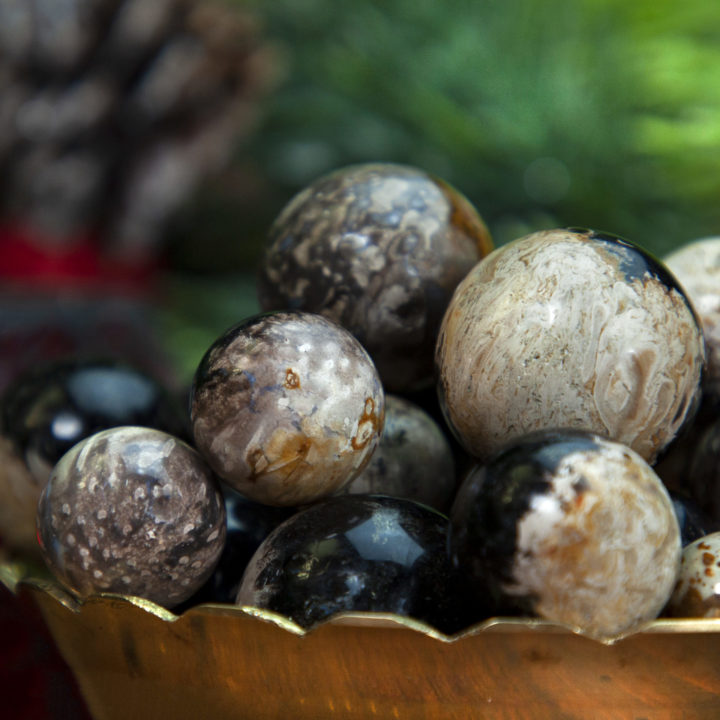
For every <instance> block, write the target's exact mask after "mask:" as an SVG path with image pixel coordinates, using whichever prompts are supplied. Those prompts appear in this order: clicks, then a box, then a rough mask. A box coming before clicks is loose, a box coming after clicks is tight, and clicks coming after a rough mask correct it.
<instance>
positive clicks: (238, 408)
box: [190, 311, 385, 506]
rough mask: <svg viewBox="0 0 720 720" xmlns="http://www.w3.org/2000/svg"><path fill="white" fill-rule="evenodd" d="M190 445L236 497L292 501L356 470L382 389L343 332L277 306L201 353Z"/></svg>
mask: <svg viewBox="0 0 720 720" xmlns="http://www.w3.org/2000/svg"><path fill="white" fill-rule="evenodd" d="M190 414H191V423H192V431H193V435H194V438H195V444H196V446H197V448H198V450H199V451H200V452H201V453H202V455H203V456H204V457H205V458H206V459H207V461H208V463H209V464H210V466H211V467H212V468H213V469H214V470H215V472H216V473H217V474H218V475H219V476H220V477H221V478H222V479H223V480H225V482H227V484H228V485H230V486H231V487H233V488H235V489H236V490H237V491H238V492H240V493H241V494H243V495H244V496H245V497H248V498H250V499H251V500H255V501H257V502H261V503H265V504H267V505H278V506H292V505H300V504H303V503H307V502H312V501H313V500H317V499H318V498H320V497H323V496H325V495H331V494H333V493H334V492H336V491H338V490H339V489H340V488H342V487H343V486H344V485H345V484H347V483H349V482H350V481H351V480H352V479H353V478H354V477H355V476H356V475H358V474H359V473H360V472H361V471H362V469H363V468H364V467H365V465H366V464H367V462H368V461H369V459H370V457H371V455H372V454H373V452H374V450H375V448H376V447H377V444H378V442H379V439H380V433H381V432H382V428H383V423H384V419H385V395H384V392H383V388H382V384H381V382H380V377H379V375H378V373H377V370H376V368H375V365H374V364H373V362H372V360H371V359H370V357H369V355H368V354H367V352H366V351H365V349H364V348H363V347H362V345H360V343H359V342H358V341H357V340H356V339H355V337H353V335H351V334H350V332H348V331H347V330H345V329H344V328H342V327H341V326H340V325H338V324H337V323H335V322H333V321H331V320H328V319H326V318H324V317H322V316H320V315H315V314H313V313H306V312H300V311H298V312H278V313H266V314H261V315H256V316H254V317H251V318H248V319H247V320H245V321H243V322H241V323H239V324H238V325H235V326H234V327H232V328H230V329H229V330H228V331H227V332H226V333H224V334H223V335H222V336H221V337H220V338H218V339H217V340H216V341H215V342H214V343H213V344H212V346H211V347H210V348H209V349H208V351H207V352H206V354H205V356H204V357H203V359H202V360H201V362H200V365H199V366H198V369H197V371H196V373H195V379H194V383H193V389H192V394H191V411H190Z"/></svg>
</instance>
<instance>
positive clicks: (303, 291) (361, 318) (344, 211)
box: [258, 163, 492, 392]
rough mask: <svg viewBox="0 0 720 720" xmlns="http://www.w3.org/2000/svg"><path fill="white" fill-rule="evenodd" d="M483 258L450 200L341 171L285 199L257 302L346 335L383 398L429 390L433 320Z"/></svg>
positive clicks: (476, 225) (483, 247)
mask: <svg viewBox="0 0 720 720" xmlns="http://www.w3.org/2000/svg"><path fill="white" fill-rule="evenodd" d="M491 249H492V241H491V239H490V235H489V233H488V231H487V228H486V227H485V225H484V223H483V221H482V220H481V218H480V216H479V215H478V213H477V212H476V210H475V209H474V208H473V207H472V205H471V204H470V203H469V202H468V200H467V199H466V198H464V197H463V196H462V195H461V194H460V193H459V192H457V191H456V190H455V189H453V188H451V187H450V186H449V185H448V184H447V183H445V182H443V181H442V180H440V179H438V178H436V177H433V176H432V175H430V174H428V173H426V172H424V171H423V170H420V169H418V168H414V167H410V166H405V165H396V164H390V163H371V164H363V165H353V166H350V167H347V168H341V169H338V170H336V171H335V172H332V173H330V174H328V175H326V176H323V177H321V178H319V179H318V180H316V181H315V182H313V183H312V184H311V185H309V186H308V187H307V188H306V189H305V190H303V191H302V192H300V193H299V194H298V195H297V196H295V197H294V198H293V199H292V200H291V201H290V202H289V203H288V205H287V206H286V207H285V208H284V209H283V210H282V212H281V213H280V214H279V216H278V217H277V219H276V220H275V222H274V224H273V226H272V228H271V230H270V237H269V243H268V246H267V249H266V252H265V255H264V258H263V260H262V262H261V267H260V273H259V278H258V296H259V301H260V306H261V307H262V309H264V310H282V309H287V308H293V309H302V310H307V311H310V312H316V313H320V314H322V315H325V316H327V317H329V318H331V319H333V320H335V321H337V322H339V323H340V324H341V325H343V326H344V327H346V328H348V329H349V330H350V331H351V332H352V333H353V334H354V335H355V336H356V337H357V338H358V339H359V340H360V342H361V343H362V344H363V346H364V347H365V348H367V350H368V352H369V353H370V355H371V356H372V358H373V360H374V361H375V363H376V365H377V367H378V370H379V371H380V375H381V377H382V380H383V384H384V385H385V388H386V389H387V390H388V391H389V392H399V391H403V390H408V389H414V388H417V387H420V386H422V385H425V384H430V383H431V382H432V358H433V349H434V345H435V338H436V336H437V331H438V327H439V325H440V320H441V319H442V315H443V312H444V311H445V308H446V307H447V304H448V302H449V300H450V297H451V295H452V293H453V290H454V289H455V287H456V285H457V284H458V282H459V281H460V280H461V279H462V278H463V277H464V276H465V274H466V273H467V272H468V271H469V270H470V269H471V268H472V266H473V265H474V264H475V263H476V262H477V261H478V260H479V259H480V258H481V257H483V256H484V255H486V254H487V253H488V252H489V251H490V250H491Z"/></svg>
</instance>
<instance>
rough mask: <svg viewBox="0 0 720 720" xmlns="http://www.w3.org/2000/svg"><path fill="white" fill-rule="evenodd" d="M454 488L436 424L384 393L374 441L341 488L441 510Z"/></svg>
mask: <svg viewBox="0 0 720 720" xmlns="http://www.w3.org/2000/svg"><path fill="white" fill-rule="evenodd" d="M455 489H456V480H455V459H454V457H453V450H452V447H451V445H450V443H449V442H448V439H447V438H446V436H445V433H444V432H443V430H442V428H441V427H440V426H439V425H438V424H437V423H436V422H435V420H433V419H432V417H430V415H429V414H428V413H426V412H425V410H423V409H422V408H421V407H420V406H419V405H416V404H415V403H413V402H411V401H410V400H406V399H405V398H403V397H400V396H399V395H387V396H386V397H385V428H384V430H383V433H382V437H381V438H380V443H379V445H378V447H377V449H376V450H375V452H374V453H373V456H372V457H371V458H370V462H369V463H368V464H367V466H366V467H365V469H364V470H363V471H362V472H361V473H360V475H358V476H357V477H356V478H355V479H354V480H353V481H352V482H350V483H349V484H348V485H346V486H345V487H344V488H343V489H342V491H341V492H342V493H350V494H353V495H363V494H381V495H392V496H394V497H402V498H407V499H408V500H415V501H417V502H420V503H424V504H425V505H430V506H431V507H434V508H435V509H436V510H440V511H441V512H447V511H448V510H449V509H450V504H451V502H452V499H453V498H454V497H455Z"/></svg>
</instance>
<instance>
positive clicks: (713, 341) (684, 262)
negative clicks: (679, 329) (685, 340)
mask: <svg viewBox="0 0 720 720" xmlns="http://www.w3.org/2000/svg"><path fill="white" fill-rule="evenodd" d="M664 262H665V264H666V265H667V267H668V268H669V269H670V271H671V272H672V273H673V275H675V277H676V278H677V279H678V281H679V282H680V285H682V287H683V288H684V290H685V292H686V293H687V296H688V298H689V299H690V302H691V303H692V305H693V307H694V308H695V312H696V313H697V315H698V317H699V318H700V323H701V325H702V328H703V331H704V333H705V343H706V345H707V372H706V375H705V380H704V385H705V389H706V391H707V392H709V393H711V394H712V396H713V400H714V401H715V402H716V403H717V402H719V401H720V237H707V238H702V239H699V240H695V241H693V242H690V243H688V244H686V245H683V246H682V247H680V248H678V249H677V250H675V251H673V252H672V253H670V254H669V255H666V256H665V258H664Z"/></svg>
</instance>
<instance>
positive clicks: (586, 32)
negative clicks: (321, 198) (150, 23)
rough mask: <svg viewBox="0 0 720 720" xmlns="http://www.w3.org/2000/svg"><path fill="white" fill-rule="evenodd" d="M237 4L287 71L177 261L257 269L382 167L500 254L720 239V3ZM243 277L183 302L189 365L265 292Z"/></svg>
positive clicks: (185, 220)
mask: <svg viewBox="0 0 720 720" xmlns="http://www.w3.org/2000/svg"><path fill="white" fill-rule="evenodd" d="M227 1H228V2H231V3H236V4H237V5H238V6H242V7H246V8H247V7H249V8H250V9H252V10H253V11H254V12H255V13H256V14H257V15H258V17H259V18H260V20H261V23H262V26H263V28H264V30H263V32H264V33H265V36H266V38H267V40H268V42H269V43H271V44H272V46H273V47H274V50H275V57H276V62H277V66H276V68H279V70H280V78H279V82H278V83H277V85H276V87H275V89H274V91H273V92H271V93H270V95H269V96H268V98H267V100H266V101H265V104H264V106H263V107H262V108H261V115H260V118H259V123H258V125H257V127H256V130H255V132H254V133H253V134H252V135H251V136H250V138H249V140H248V141H247V142H246V143H244V144H243V145H242V146H241V147H238V148H237V153H236V156H235V157H234V158H233V162H232V163H231V165H230V167H229V168H228V171H227V172H226V173H225V174H224V175H223V176H222V177H221V178H219V179H218V180H217V181H215V182H214V183H211V184H209V185H208V186H207V187H206V188H205V189H204V190H203V192H202V193H201V194H200V195H199V196H198V198H197V200H196V202H195V204H194V205H193V206H191V207H190V208H189V209H188V210H187V212H186V213H184V214H183V216H181V218H180V222H179V223H178V229H177V232H176V234H175V237H174V241H173V243H172V248H173V253H174V254H173V258H174V260H173V262H174V263H175V264H176V267H179V268H180V269H185V270H187V269H190V270H193V271H196V272H197V271H201V272H205V273H210V277H215V278H217V273H218V272H225V271H234V272H240V273H242V272H245V273H251V272H252V271H254V269H255V266H256V264H257V259H258V257H259V253H260V250H261V247H262V245H263V243H264V240H265V235H266V232H267V229H268V227H269V225H270V223H271V222H272V220H273V218H274V217H275V215H276V214H277V213H278V212H279V211H280V209H281V208H282V206H283V205H284V204H285V202H287V201H288V200H289V199H290V197H291V196H292V195H293V194H294V193H295V192H297V191H298V190H299V189H300V188H302V187H303V186H304V185H305V184H307V183H309V182H310V181H312V180H313V179H315V178H316V177H317V176H319V175H321V174H322V173H325V172H328V171H330V170H332V169H334V168H337V167H340V166H343V165H346V164H349V163H354V162H365V161H396V162H406V163H411V164H413V165H417V166H420V167H423V168H425V169H427V170H430V171H432V172H434V173H436V174H438V175H440V176H441V177H443V178H444V179H445V180H447V181H448V182H450V183H452V184H453V185H455V187H457V188H458V189H459V190H461V191H462V192H463V193H464V194H465V195H467V197H468V198H469V199H470V200H471V201H472V202H473V203H474V204H475V205H476V207H477V208H478V210H479V211H480V213H481V214H482V215H483V217H484V218H485V220H486V222H487V223H488V226H489V227H490V230H491V232H492V234H493V236H494V239H495V243H496V244H498V245H499V244H502V243H504V242H507V241H509V240H511V239H513V238H515V237H519V236H521V235H524V234H526V233H527V232H531V231H533V230H536V229H542V228H548V227H557V226H567V225H571V226H585V227H594V228H596V229H601V230H605V231H609V232H614V233H617V234H619V235H621V236H623V237H625V238H627V239H629V240H632V241H634V242H636V243H638V244H640V245H642V246H643V247H645V248H647V249H649V250H651V251H652V252H654V253H655V254H657V255H661V256H662V255H664V254H665V253H667V252H668V251H669V250H670V249H672V248H674V247H676V246H678V245H680V244H682V243H685V242H687V241H689V240H692V239H695V238H698V237H702V236H705V235H711V234H720V203H718V198H719V197H720V170H719V168H720V83H718V82H717V78H718V77H720V42H718V40H719V39H720V38H719V37H718V34H719V33H720V3H714V2H709V1H708V2H706V1H705V0H686V1H685V2H684V3H677V2H670V0H633V2H627V1H626V0H622V1H621V0H578V1H577V2H567V1H563V0H479V1H475V2H473V1H472V0H444V1H443V2H437V1H435V0H363V1H362V2H361V1H358V0H338V1H336V2H331V1H330V0H271V1H269V2H268V1H266V0H227ZM213 274H214V275H213ZM234 282H235V281H234V280H232V279H230V280H228V281H227V282H226V283H224V282H220V281H219V280H217V279H215V280H213V281H212V282H210V283H205V284H204V285H202V284H201V285H198V286H197V287H195V291H196V292H195V293H194V297H195V298H197V301H196V300H193V299H192V298H191V299H190V300H189V301H188V302H186V303H184V304H183V305H182V308H183V313H182V315H181V317H179V319H178V322H176V323H175V325H177V328H178V329H181V330H182V333H184V334H183V343H182V347H183V348H187V347H189V346H190V345H189V339H188V338H187V337H186V335H187V333H188V332H190V333H192V332H193V328H195V332H196V334H197V335H198V337H196V338H195V344H194V345H193V347H195V348H196V349H195V350H194V351H193V352H192V353H190V354H189V356H188V357H187V358H186V359H185V360H184V362H186V364H187V367H188V368H189V367H191V366H192V365H193V363H194V362H196V360H197V356H198V355H199V353H200V349H201V348H202V349H204V347H205V345H206V344H207V343H209V342H210V341H211V340H212V339H213V334H214V333H215V332H216V331H218V330H220V329H224V326H225V325H227V324H228V323H229V320H230V318H231V317H237V318H239V317H240V316H241V315H242V312H244V311H245V310H246V309H248V308H250V307H251V305H252V298H253V292H252V283H251V282H248V283H247V284H246V285H247V286H243V288H241V289H237V290H233V288H234ZM187 287H189V285H188V284H187V283H186V284H184V285H183V289H182V292H183V293H185V292H187ZM193 287H194V286H193ZM233 297H235V298H236V300H233V299H232V298H233ZM203 298H204V299H203ZM238 303H239V305H238ZM213 308H220V310H219V311H218V310H215V311H213ZM241 311H242V312H241Z"/></svg>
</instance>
